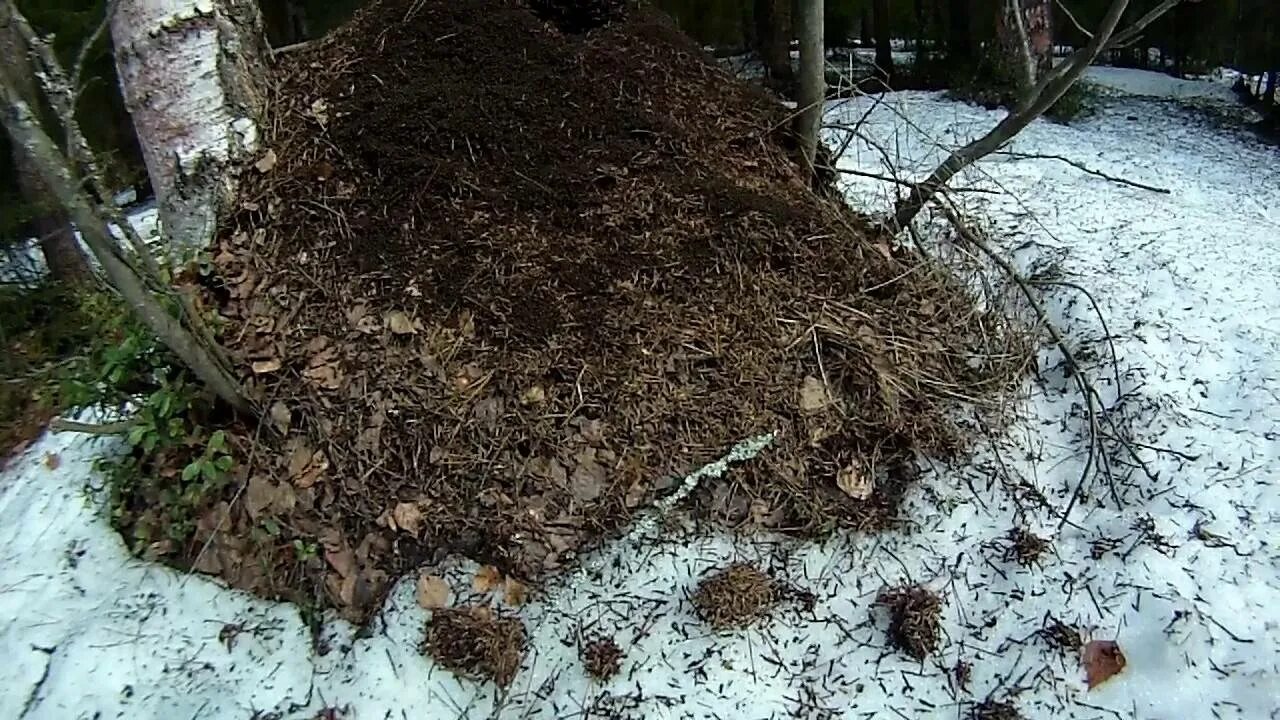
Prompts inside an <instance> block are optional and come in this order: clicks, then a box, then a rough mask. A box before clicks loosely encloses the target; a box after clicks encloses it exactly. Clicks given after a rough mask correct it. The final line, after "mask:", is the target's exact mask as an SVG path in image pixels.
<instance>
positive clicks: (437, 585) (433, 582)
mask: <svg viewBox="0 0 1280 720" xmlns="http://www.w3.org/2000/svg"><path fill="white" fill-rule="evenodd" d="M415 594H416V596H417V598H418V605H420V606H421V607H422V608H423V609H425V610H436V609H438V608H442V607H446V606H448V604H449V583H447V582H445V580H444V578H442V577H440V576H439V575H419V576H418V589H417V592H416V593H415Z"/></svg>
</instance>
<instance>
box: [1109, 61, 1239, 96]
mask: <svg viewBox="0 0 1280 720" xmlns="http://www.w3.org/2000/svg"><path fill="white" fill-rule="evenodd" d="M1084 77H1085V80H1087V81H1088V82H1090V83H1093V84H1094V85H1097V86H1101V87H1104V88H1109V89H1112V90H1119V91H1121V92H1123V93H1127V94H1129V95H1147V96H1151V97H1163V98H1173V99H1177V100H1190V99H1192V98H1203V99H1208V100H1213V101H1216V102H1221V103H1226V104H1232V103H1234V102H1235V93H1233V92H1232V91H1231V86H1230V84H1222V83H1213V82H1205V81H1203V80H1184V79H1182V78H1176V77H1173V76H1172V75H1166V74H1165V73H1159V72H1150V71H1146V70H1133V69H1130V68H1120V67H1106V66H1101V65H1095V66H1093V67H1090V68H1089V69H1088V70H1086V71H1085V76H1084Z"/></svg>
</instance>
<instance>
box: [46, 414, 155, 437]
mask: <svg viewBox="0 0 1280 720" xmlns="http://www.w3.org/2000/svg"><path fill="white" fill-rule="evenodd" d="M133 425H134V423H133V421H132V420H121V421H119V422H113V423H103V424H101V425H98V424H95V423H82V422H76V421H75V420H63V419H62V418H56V419H54V421H53V422H51V423H49V429H50V430H52V431H54V432H56V433H60V432H76V433H84V434H86V435H123V434H125V433H127V432H129V428H132V427H133Z"/></svg>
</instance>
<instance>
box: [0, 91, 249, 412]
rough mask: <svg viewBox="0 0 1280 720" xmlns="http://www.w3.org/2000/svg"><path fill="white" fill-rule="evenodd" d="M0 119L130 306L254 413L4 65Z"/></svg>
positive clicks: (209, 381)
mask: <svg viewBox="0 0 1280 720" xmlns="http://www.w3.org/2000/svg"><path fill="white" fill-rule="evenodd" d="M0 125H3V126H4V129H5V130H6V131H7V132H8V133H9V137H10V139H11V140H12V141H13V144H14V145H15V146H18V147H21V148H22V152H23V154H24V156H25V157H27V158H28V159H29V160H30V162H31V166H32V167H33V168H36V169H37V170H38V172H39V174H40V179H41V180H42V181H43V183H44V185H45V186H46V187H47V188H49V190H50V192H51V194H52V197H53V199H55V200H56V201H57V203H58V204H59V205H60V206H61V207H63V208H65V209H66V211H67V213H68V215H70V217H71V219H72V220H74V221H75V224H76V226H77V227H79V229H80V232H81V233H82V235H83V236H84V239H85V242H86V243H87V244H88V246H89V248H90V250H92V252H93V255H94V257H96V258H97V259H98V262H99V263H101V265H102V269H103V272H104V273H105V274H106V276H107V279H108V280H109V281H110V282H111V285H112V286H113V287H114V288H115V289H116V290H117V291H119V293H120V296H121V297H122V298H124V300H125V302H126V303H127V304H128V305H129V308H130V309H131V310H132V311H133V312H134V313H135V314H136V315H137V316H138V318H139V319H140V320H142V321H143V322H144V323H145V324H146V325H147V326H148V327H149V328H150V329H151V331H152V332H154V333H155V334H156V337H157V338H159V340H160V341H161V342H163V343H164V344H165V346H166V347H168V348H169V349H170V350H172V351H173V353H174V354H175V355H177V356H178V358H179V359H180V360H181V361H182V362H183V363H184V364H185V365H186V366H187V367H189V368H190V369H191V371H192V372H193V373H195V375H196V377H198V378H200V380H201V382H203V383H204V384H205V385H206V386H207V387H208V388H209V389H210V390H211V391H213V392H214V393H215V394H216V395H217V396H218V397H220V398H222V399H223V400H224V401H226V402H227V403H228V404H229V405H231V406H232V407H234V408H235V409H237V410H239V411H242V412H247V413H252V412H253V407H252V405H251V404H250V403H249V401H248V400H247V399H246V398H245V397H244V395H243V393H242V392H241V390H240V386H239V383H237V382H236V380H235V378H234V377H232V376H231V374H230V373H229V372H227V371H226V370H225V369H224V368H223V367H222V366H221V365H220V364H219V362H218V361H217V359H216V358H215V357H214V356H213V355H212V353H211V352H210V350H209V349H208V348H206V347H205V346H204V345H202V344H201V343H200V341H199V340H197V339H196V337H195V335H194V334H192V333H191V332H190V331H189V330H188V329H187V328H185V327H183V325H182V324H181V323H180V322H179V321H178V320H177V319H176V318H174V317H173V316H172V315H170V314H169V312H168V311H167V310H166V309H165V307H164V305H163V304H161V303H160V302H159V301H158V300H157V298H156V297H154V296H153V295H152V294H151V291H150V290H148V289H147V287H146V286H145V285H144V284H143V281H142V279H141V278H140V277H139V275H138V273H137V272H136V271H135V270H134V268H133V267H132V266H131V265H130V264H129V263H128V262H127V261H126V260H125V259H124V256H123V255H122V253H121V250H120V246H119V245H118V244H117V242H116V240H115V238H114V237H112V234H111V232H110V230H109V229H108V227H107V221H106V219H105V218H104V216H103V215H102V214H101V213H100V212H98V211H96V210H95V209H94V207H93V205H92V203H91V201H90V199H89V196H88V193H87V192H86V191H85V190H84V188H83V186H82V184H81V183H80V182H79V181H78V179H77V178H75V177H74V176H73V175H72V174H71V170H70V168H69V164H68V162H67V160H66V157H65V156H63V155H62V154H61V152H60V151H59V150H58V148H57V146H56V145H54V143H53V141H52V140H51V139H50V138H49V135H48V134H47V133H46V132H44V130H43V129H42V128H41V127H40V123H39V121H38V120H37V119H36V117H35V114H34V113H33V112H32V111H31V107H30V106H29V105H27V103H26V102H25V101H24V100H23V99H22V98H21V97H20V96H19V94H18V92H17V90H16V89H15V88H14V82H13V81H12V80H11V78H9V73H8V72H7V69H5V68H0Z"/></svg>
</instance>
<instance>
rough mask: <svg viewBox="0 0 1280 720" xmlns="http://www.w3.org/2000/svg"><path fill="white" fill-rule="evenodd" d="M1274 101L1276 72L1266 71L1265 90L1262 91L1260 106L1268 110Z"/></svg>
mask: <svg viewBox="0 0 1280 720" xmlns="http://www.w3.org/2000/svg"><path fill="white" fill-rule="evenodd" d="M1275 101H1276V71H1275V70H1268V71H1267V89H1266V90H1264V91H1262V104H1263V105H1264V106H1266V107H1268V108H1270V107H1271V106H1272V105H1273V104H1275Z"/></svg>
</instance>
